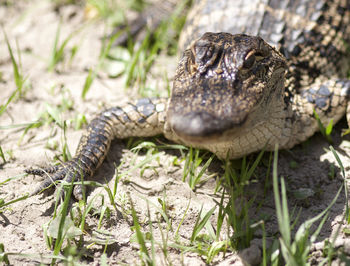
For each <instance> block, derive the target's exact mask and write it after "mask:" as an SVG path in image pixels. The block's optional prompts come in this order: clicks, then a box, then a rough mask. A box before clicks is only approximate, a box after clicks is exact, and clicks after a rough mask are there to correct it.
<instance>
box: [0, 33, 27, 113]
mask: <svg viewBox="0 0 350 266" xmlns="http://www.w3.org/2000/svg"><path fill="white" fill-rule="evenodd" d="M2 30H3V34H4V37H5V42H6V45H7V50H8V52H9V54H10V57H11V62H12V67H13V78H14V81H15V84H16V89H15V91H14V92H13V93H12V94H11V95H10V97H9V98H8V99H7V101H6V103H5V104H3V105H0V116H1V115H2V114H3V113H4V112H5V111H6V108H7V106H8V105H9V104H10V103H11V102H12V101H13V100H14V99H15V97H16V96H18V95H19V96H21V95H22V89H23V85H24V83H25V81H26V78H25V77H23V74H22V73H21V72H22V70H21V61H20V58H21V56H20V50H19V49H18V58H19V60H18V61H19V63H17V61H16V59H15V57H14V55H13V51H12V48H11V45H10V42H9V40H8V38H7V35H6V32H5V30H4V29H3V28H2Z"/></svg>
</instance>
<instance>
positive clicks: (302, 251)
mask: <svg viewBox="0 0 350 266" xmlns="http://www.w3.org/2000/svg"><path fill="white" fill-rule="evenodd" d="M333 151H334V150H333ZM334 154H335V153H334ZM338 158H339V157H338ZM277 160H278V146H276V148H275V155H274V161H273V192H274V197H275V205H276V214H277V220H278V227H279V231H280V234H281V236H280V238H279V244H280V250H281V254H282V256H283V258H284V260H285V262H286V265H293V266H294V265H295V266H297V265H308V263H307V259H308V256H309V251H310V247H311V244H312V243H313V242H315V241H316V238H317V236H318V234H319V233H320V230H321V228H322V226H323V225H324V223H325V221H326V219H327V217H328V214H329V210H330V208H331V207H332V206H333V205H334V203H335V202H336V200H337V199H338V197H339V194H340V192H341V191H342V189H343V187H344V186H343V184H342V186H341V187H340V188H339V190H338V192H337V194H336V195H335V197H334V199H333V200H332V202H331V203H330V204H329V205H328V207H327V208H326V209H325V210H324V211H322V212H321V213H320V214H318V215H317V216H315V217H313V218H311V219H308V220H306V221H305V222H303V223H302V224H301V225H300V226H299V228H298V230H297V232H296V234H295V236H294V239H293V238H292V234H291V228H292V227H293V226H291V223H290V215H289V212H288V204H287V193H286V186H285V181H284V178H283V177H281V178H280V182H281V184H280V186H281V192H279V189H278V188H279V185H278V176H277ZM339 162H340V161H339ZM320 219H321V221H320V223H319V225H318V227H317V229H316V230H315V231H314V232H313V233H311V231H310V230H311V229H310V228H311V226H312V225H313V224H314V223H315V222H317V221H318V220H320Z"/></svg>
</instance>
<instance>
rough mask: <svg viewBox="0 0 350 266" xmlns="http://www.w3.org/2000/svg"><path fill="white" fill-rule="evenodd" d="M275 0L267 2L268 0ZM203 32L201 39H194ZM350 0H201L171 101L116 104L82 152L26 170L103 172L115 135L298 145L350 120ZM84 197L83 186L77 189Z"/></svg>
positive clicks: (224, 152) (248, 146) (228, 153)
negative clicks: (56, 164)
mask: <svg viewBox="0 0 350 266" xmlns="http://www.w3.org/2000/svg"><path fill="white" fill-rule="evenodd" d="M266 2H268V4H266ZM194 40H195V41H194ZM349 44H350V0H327V1H326V0H310V1H301V0H299V1H298V0H295V1H291V0H282V1H264V0H252V1H245V0H237V1H229V0H220V1H217V0H197V1H195V3H194V6H193V8H192V10H191V11H190V13H189V16H188V19H187V24H186V26H185V29H184V31H183V34H182V36H181V38H180V47H182V48H183V50H184V52H183V56H182V58H181V60H180V62H179V65H178V68H177V71H176V74H175V79H174V85H173V89H172V93H171V97H170V99H169V101H168V100H167V99H157V100H153V99H152V100H151V99H142V100H139V101H137V102H136V103H135V104H131V103H130V104H127V105H126V106H123V107H115V108H111V109H108V110H106V111H104V112H102V113H101V114H100V115H98V116H97V117H96V118H95V119H94V120H92V121H91V123H90V124H89V125H88V128H87V130H86V133H85V134H84V135H83V136H82V138H81V140H80V143H79V146H78V150H77V152H76V155H75V156H74V158H73V159H72V160H71V161H68V162H66V163H64V164H62V165H61V166H59V167H50V168H48V169H44V170H33V169H29V170H27V173H31V174H40V175H44V174H45V173H48V174H51V178H49V179H47V180H46V181H44V182H43V183H42V184H41V185H40V186H39V188H38V189H37V190H36V191H35V192H34V193H37V192H39V191H40V190H42V189H43V188H45V187H47V186H48V185H50V184H51V182H52V181H56V180H60V179H64V178H66V180H67V181H71V180H72V178H74V177H77V179H80V178H81V177H83V178H84V180H86V179H87V178H88V177H90V176H91V175H93V174H94V172H95V171H96V169H97V168H98V167H99V166H100V164H101V163H102V161H103V159H104V158H105V156H106V154H107V152H108V149H109V146H110V143H111V141H112V140H113V139H114V138H120V139H121V138H128V137H132V136H140V137H142V136H153V135H158V134H164V135H165V137H167V138H168V139H170V140H172V141H175V142H179V143H182V144H185V145H188V146H192V147H197V148H202V149H207V150H210V151H211V152H213V153H215V154H216V155H217V156H218V157H221V158H227V157H229V158H238V157H241V156H244V155H246V154H249V153H252V152H255V151H258V150H260V149H261V148H263V147H267V149H270V150H271V149H273V148H274V146H275V144H276V143H278V144H279V147H280V148H291V147H293V146H294V145H296V144H298V143H300V142H302V141H304V140H306V139H307V138H308V137H310V136H312V135H313V134H314V133H315V132H316V131H317V129H318V126H317V122H316V120H315V118H314V115H313V112H314V110H315V111H316V112H317V113H318V115H319V117H320V118H321V121H322V122H323V123H325V124H327V123H329V121H330V120H333V122H334V123H335V122H337V121H338V120H339V119H340V118H341V117H342V116H344V114H347V117H348V121H349V120H350V107H349V106H350V105H349V104H348V98H349V94H350V81H349V79H347V73H348V71H349V69H350V53H349ZM74 195H75V197H76V198H77V199H80V198H82V188H81V187H79V186H78V187H77V188H76V189H75V191H74Z"/></svg>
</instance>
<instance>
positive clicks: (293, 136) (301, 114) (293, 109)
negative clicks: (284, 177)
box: [281, 79, 350, 148]
mask: <svg viewBox="0 0 350 266" xmlns="http://www.w3.org/2000/svg"><path fill="white" fill-rule="evenodd" d="M349 96H350V80H349V79H334V80H328V81H325V82H315V83H314V84H312V85H311V86H308V87H306V88H304V89H302V90H301V91H300V93H298V94H296V95H295V96H294V97H293V99H292V103H291V104H290V106H289V113H290V115H289V118H288V119H286V128H290V138H288V139H289V140H288V142H287V143H285V144H284V145H281V146H282V147H281V148H291V147H293V146H294V145H295V144H298V143H301V142H303V141H305V140H306V139H308V138H309V137H310V136H312V135H313V134H314V133H315V132H316V131H318V130H319V126H318V123H317V120H316V119H315V116H314V112H316V113H317V114H318V116H319V118H320V120H321V122H322V124H324V125H328V123H329V122H330V121H331V120H332V121H333V124H335V123H336V122H337V121H339V120H340V119H341V118H342V117H343V116H344V114H345V113H346V115H347V120H348V124H349V125H350V108H349V104H348V102H349ZM347 106H348V107H347Z"/></svg>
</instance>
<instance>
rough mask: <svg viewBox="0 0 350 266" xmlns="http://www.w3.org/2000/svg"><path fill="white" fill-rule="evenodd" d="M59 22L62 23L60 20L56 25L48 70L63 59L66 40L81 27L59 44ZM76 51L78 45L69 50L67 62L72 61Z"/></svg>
mask: <svg viewBox="0 0 350 266" xmlns="http://www.w3.org/2000/svg"><path fill="white" fill-rule="evenodd" d="M61 24H62V21H60V22H59V24H58V26H57V30H56V36H55V40H54V43H53V47H52V52H51V57H50V61H49V65H48V70H49V71H50V72H52V71H54V70H55V69H56V67H57V64H58V63H60V62H62V61H63V59H64V54H65V49H66V46H67V45H68V42H69V41H70V40H71V39H72V38H73V37H74V36H75V35H76V34H77V32H79V31H80V30H81V29H82V28H80V29H78V30H75V31H73V32H72V33H70V34H69V35H68V36H67V37H66V38H65V39H64V40H63V42H62V43H61V44H59V39H60V34H61ZM77 51H78V46H76V45H75V46H74V47H73V48H72V50H71V54H70V58H69V62H72V60H73V58H74V57H75V55H76V53H77Z"/></svg>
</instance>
